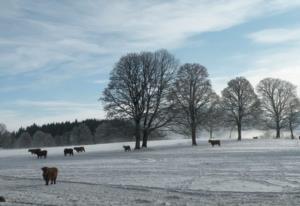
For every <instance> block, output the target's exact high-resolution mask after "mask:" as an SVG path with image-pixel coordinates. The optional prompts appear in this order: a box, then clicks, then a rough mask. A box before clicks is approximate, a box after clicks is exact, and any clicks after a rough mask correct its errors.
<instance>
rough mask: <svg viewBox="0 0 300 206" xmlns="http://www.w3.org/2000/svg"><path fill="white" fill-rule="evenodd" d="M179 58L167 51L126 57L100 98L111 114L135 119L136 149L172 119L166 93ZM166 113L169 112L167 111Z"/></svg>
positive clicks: (115, 116) (113, 73) (117, 67)
mask: <svg viewBox="0 0 300 206" xmlns="http://www.w3.org/2000/svg"><path fill="white" fill-rule="evenodd" d="M176 67H177V61H176V60H175V58H174V57H173V56H172V55H171V54H169V53H168V52H167V51H166V50H160V51H157V52H154V53H151V52H142V53H139V54H137V53H132V54H127V55H126V56H123V57H122V58H121V59H120V60H119V62H118V63H117V64H116V66H115V68H114V69H113V71H112V72H111V75H110V82H109V84H108V86H107V88H106V89H105V90H104V93H103V98H101V100H102V101H103V102H104V104H105V107H104V108H105V110H106V111H107V112H108V113H107V114H108V117H114V118H127V119H132V120H133V121H134V124H135V138H136V142H135V148H136V149H139V148H140V140H141V133H142V132H143V135H144V138H143V146H145V147H146V146H147V139H148V136H149V134H150V133H151V132H152V131H154V130H155V129H157V128H160V127H162V126H164V125H165V124H166V123H167V122H168V121H169V119H170V118H165V117H167V116H164V115H162V114H163V113H164V112H165V111H166V110H167V107H168V106H167V105H166V104H164V103H166V101H165V99H166V98H165V96H166V95H167V90H168V88H169V85H170V83H169V82H170V81H171V80H172V79H173V78H172V73H173V72H174V70H175V69H176ZM165 113H166V112H165Z"/></svg>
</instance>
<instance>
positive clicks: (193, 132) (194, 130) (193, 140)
mask: <svg viewBox="0 0 300 206" xmlns="http://www.w3.org/2000/svg"><path fill="white" fill-rule="evenodd" d="M192 145H193V146H196V145H197V142H196V127H195V126H192Z"/></svg>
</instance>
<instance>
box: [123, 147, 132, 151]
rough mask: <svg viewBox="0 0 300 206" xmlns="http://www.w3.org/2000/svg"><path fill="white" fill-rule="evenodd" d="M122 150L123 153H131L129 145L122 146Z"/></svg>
mask: <svg viewBox="0 0 300 206" xmlns="http://www.w3.org/2000/svg"><path fill="white" fill-rule="evenodd" d="M123 148H124V151H125V152H127V151H128V152H129V151H131V148H130V145H124V146H123Z"/></svg>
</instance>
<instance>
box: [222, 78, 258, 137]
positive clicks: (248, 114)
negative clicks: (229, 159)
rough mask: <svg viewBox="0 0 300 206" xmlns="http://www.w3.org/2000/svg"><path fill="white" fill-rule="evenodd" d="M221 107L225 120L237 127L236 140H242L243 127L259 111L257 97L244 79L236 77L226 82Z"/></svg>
mask: <svg viewBox="0 0 300 206" xmlns="http://www.w3.org/2000/svg"><path fill="white" fill-rule="evenodd" d="M222 107H223V110H224V112H225V115H226V119H227V120H228V121H229V122H232V123H234V124H235V125H236V127H237V130H238V140H239V141H240V140H242V127H243V125H244V124H247V123H251V121H253V120H254V119H255V117H257V116H258V114H259V111H260V104H259V100H258V98H257V95H256V94H255V92H254V89H253V87H252V85H251V84H250V82H249V81H248V80H247V79H246V78H244V77H237V78H235V79H233V80H230V81H229V82H228V86H227V87H226V88H225V89H224V90H223V91H222Z"/></svg>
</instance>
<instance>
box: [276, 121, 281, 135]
mask: <svg viewBox="0 0 300 206" xmlns="http://www.w3.org/2000/svg"><path fill="white" fill-rule="evenodd" d="M276 138H277V139H279V138H280V125H279V121H278V120H277V121H276Z"/></svg>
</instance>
